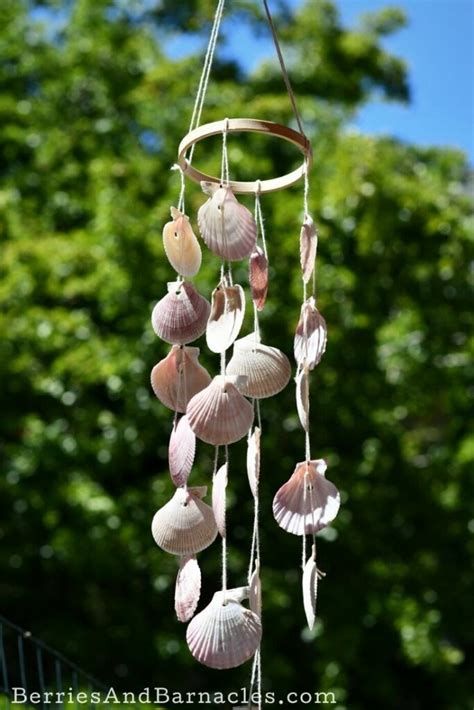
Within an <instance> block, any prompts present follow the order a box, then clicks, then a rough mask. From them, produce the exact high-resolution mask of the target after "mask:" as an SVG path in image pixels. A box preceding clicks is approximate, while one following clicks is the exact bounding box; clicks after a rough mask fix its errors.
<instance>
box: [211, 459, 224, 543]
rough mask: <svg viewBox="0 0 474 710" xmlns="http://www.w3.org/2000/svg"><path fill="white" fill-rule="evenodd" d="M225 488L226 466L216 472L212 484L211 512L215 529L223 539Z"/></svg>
mask: <svg viewBox="0 0 474 710" xmlns="http://www.w3.org/2000/svg"><path fill="white" fill-rule="evenodd" d="M226 488H227V464H224V465H223V466H221V467H220V469H219V470H218V471H217V473H216V475H215V476H214V480H213V482H212V510H213V511H214V518H215V520H216V524H217V529H218V530H219V532H220V534H221V535H222V537H225V513H226V497H225V491H226Z"/></svg>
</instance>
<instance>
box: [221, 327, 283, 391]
mask: <svg viewBox="0 0 474 710" xmlns="http://www.w3.org/2000/svg"><path fill="white" fill-rule="evenodd" d="M226 372H227V373H228V374H229V375H243V376H245V377H246V378H247V381H246V382H245V383H244V385H243V386H242V387H241V388H240V391H241V392H242V394H244V395H245V396H246V397H253V398H255V399H263V398H265V397H273V395H275V394H278V392H281V391H282V390H283V389H284V388H285V387H286V385H287V384H288V382H289V380H290V377H291V365H290V361H289V360H288V358H287V357H286V355H285V354H284V353H282V352H281V350H278V348H272V347H269V346H268V345H262V343H259V342H258V340H257V339H256V338H255V334H254V333H251V334H250V335H247V336H246V337H245V338H241V339H240V340H236V341H235V343H234V352H233V355H232V358H231V360H230V361H229V364H228V365H227V369H226Z"/></svg>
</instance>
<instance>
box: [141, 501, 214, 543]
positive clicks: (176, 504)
mask: <svg viewBox="0 0 474 710" xmlns="http://www.w3.org/2000/svg"><path fill="white" fill-rule="evenodd" d="M205 491H206V489H205V488H204V489H203V488H188V489H185V488H177V489H176V492H175V494H174V496H173V497H172V498H171V500H170V501H168V503H166V505H164V506H163V507H162V508H160V510H158V511H157V512H156V513H155V517H154V518H153V522H152V526H151V530H152V534H153V538H154V540H155V542H156V544H157V545H158V546H159V547H161V548H162V549H163V550H165V551H166V552H170V553H171V554H172V555H180V556H184V555H194V554H196V553H197V552H201V550H204V549H205V548H206V547H209V545H211V544H212V543H213V542H214V540H215V539H216V537H217V525H216V521H215V520H214V513H213V512H212V508H211V507H210V506H209V505H207V504H206V503H204V502H203V501H202V500H201V497H202V496H203V495H204V494H205Z"/></svg>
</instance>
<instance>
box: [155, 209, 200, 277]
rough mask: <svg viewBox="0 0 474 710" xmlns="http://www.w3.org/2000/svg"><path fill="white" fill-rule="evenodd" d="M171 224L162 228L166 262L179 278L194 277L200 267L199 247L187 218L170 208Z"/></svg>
mask: <svg viewBox="0 0 474 710" xmlns="http://www.w3.org/2000/svg"><path fill="white" fill-rule="evenodd" d="M171 217H172V219H173V221H172V222H168V223H167V224H165V226H164V228H163V246H164V248H165V252H166V256H167V257H168V261H169V262H170V264H171V266H172V267H173V269H174V270H175V271H177V272H178V274H180V275H181V276H195V275H196V274H197V272H198V271H199V269H200V267H201V247H200V246H199V242H198V240H197V239H196V236H195V235H194V232H193V229H192V227H191V225H190V223H189V217H187V216H186V215H185V214H183V213H182V212H180V211H179V210H178V209H176V207H172V208H171Z"/></svg>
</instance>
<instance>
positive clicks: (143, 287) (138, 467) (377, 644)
mask: <svg viewBox="0 0 474 710" xmlns="http://www.w3.org/2000/svg"><path fill="white" fill-rule="evenodd" d="M230 5H231V7H230V9H229V12H228V14H227V20H226V24H225V28H224V29H225V32H227V33H229V32H232V31H233V28H234V27H235V26H236V24H235V23H237V21H238V22H248V23H251V24H252V26H253V28H254V31H255V37H256V39H255V41H258V38H259V34H260V33H261V32H264V31H265V32H266V31H267V30H266V28H265V26H264V23H263V15H262V10H261V7H260V4H259V3H255V2H251V0H240V2H239V1H237V0H236V2H234V3H231V4H230ZM214 6H215V3H214V0H196V1H194V0H193V1H191V0H188V1H187V2H186V3H176V2H174V1H171V0H163V2H161V3H153V2H146V1H145V0H130V2H121V1H120V0H75V1H72V0H55V1H53V0H51V2H48V3H45V2H42V3H38V2H32V1H28V0H3V2H2V11H1V13H0V33H1V34H0V60H1V61H0V65H1V66H0V76H1V98H0V116H1V129H0V152H1V155H2V161H1V165H0V175H1V185H0V239H1V252H0V253H1V257H0V263H1V281H0V302H1V314H0V319H1V320H0V322H1V344H0V372H1V388H0V397H1V411H2V418H1V436H2V446H1V454H2V467H1V477H0V509H1V515H0V540H1V548H0V560H1V575H0V609H1V611H2V612H3V613H4V614H5V615H6V616H8V617H9V618H11V619H12V620H13V621H15V622H17V623H18V624H21V625H22V626H24V627H27V628H31V629H32V631H33V632H34V633H35V634H36V635H37V636H39V637H41V638H43V639H44V640H45V641H47V642H48V643H50V644H52V645H54V646H56V647H58V648H59V649H61V650H62V651H63V652H64V653H65V654H66V655H69V656H70V657H72V658H73V659H75V660H76V661H77V662H78V663H80V664H82V665H83V666H84V667H85V668H87V670H89V671H90V672H91V673H93V674H95V675H96V676H98V677H99V678H101V679H102V680H103V681H105V682H107V683H114V684H115V685H116V686H117V687H122V688H123V689H126V690H133V689H139V688H141V687H142V686H143V685H168V686H169V687H170V688H176V689H181V690H200V689H206V688H207V689H209V688H211V689H215V690H226V689H232V690H235V689H236V688H240V687H241V686H243V685H246V682H247V678H248V673H249V666H248V665H247V666H245V667H243V668H240V669H236V670H234V671H229V672H226V673H216V672H214V671H210V670H206V669H205V668H203V667H200V666H199V665H198V664H197V663H196V662H194V660H193V659H192V657H191V655H190V654H189V652H188V650H187V647H186V643H185V628H184V627H182V626H180V625H179V623H178V622H177V621H176V620H175V618H174V612H173V591H174V589H173V588H174V579H175V573H176V560H175V559H174V558H172V557H171V556H169V555H167V554H165V553H162V552H161V551H160V550H159V549H158V548H157V547H156V546H155V544H154V542H153V540H152V537H151V534H150V521H151V518H152V516H153V514H154V512H155V510H156V509H157V508H158V507H160V506H161V505H163V504H164V503H165V502H166V500H167V499H168V498H169V497H170V496H171V494H172V490H173V486H172V483H171V481H170V479H169V476H168V473H167V443H168V436H169V433H170V429H171V422H172V416H171V414H170V412H169V411H168V410H166V409H165V408H164V407H163V406H161V405H160V403H159V402H157V401H156V400H155V399H154V397H153V394H152V391H151V389H150V386H149V372H150V370H151V368H152V366H153V365H154V364H155V363H156V362H157V361H158V360H160V359H161V358H162V357H164V355H165V354H166V352H167V349H168V348H167V346H166V345H165V344H163V343H161V342H160V341H159V340H158V339H157V338H156V337H155V335H154V334H153V332H152V329H151V325H150V313H151V309H152V307H153V305H154V303H155V302H156V301H157V300H158V299H159V298H161V297H162V296H163V295H164V293H165V289H166V281H167V280H170V279H171V278H172V277H173V271H172V269H171V267H170V265H169V264H168V262H167V260H166V258H165V256H164V252H163V248H162V244H161V229H162V226H163V224H164V223H165V222H166V221H168V219H169V207H170V205H172V204H176V201H177V196H178V192H179V177H178V175H177V174H176V173H173V172H171V171H170V166H171V165H172V164H173V162H174V161H175V159H176V148H177V144H178V142H179V139H180V137H181V136H182V135H184V134H185V133H186V132H187V128H188V122H189V118H190V113H191V109H192V97H193V96H194V93H195V90H196V87H197V81H198V78H199V72H200V68H201V61H202V60H201V55H199V56H198V55H196V56H189V57H185V58H183V59H179V60H176V61H171V60H170V59H169V57H168V56H167V54H166V51H165V46H166V40H167V37H169V36H170V35H171V34H173V33H177V32H178V33H196V34H198V35H199V34H201V33H202V35H203V36H206V33H207V32H208V31H209V26H210V24H209V23H210V20H211V18H212V15H213V11H214ZM404 22H405V19H404V17H403V15H402V14H401V13H400V12H399V11H398V10H396V9H386V10H384V11H382V12H379V13H378V14H376V15H374V14H372V15H370V16H367V17H366V18H365V19H364V20H363V21H361V24H360V25H359V26H358V27H356V28H353V29H347V28H344V27H342V26H341V21H340V18H339V15H338V12H337V8H336V6H335V5H334V4H333V3H332V2H329V1H328V0H318V2H315V1H314V0H308V2H307V4H305V5H303V6H302V7H301V8H300V9H298V10H297V11H295V12H294V13H292V12H291V11H290V9H289V7H287V6H286V4H285V3H284V2H280V3H279V5H278V20H277V23H278V27H279V30H280V33H281V37H282V39H283V43H284V46H285V48H286V50H287V56H288V64H289V68H290V70H291V74H292V79H293V82H294V88H295V91H296V93H297V95H298V96H299V103H300V108H301V111H302V114H303V118H304V122H305V126H306V128H307V132H308V135H309V136H310V137H311V139H312V141H313V144H314V151H315V167H314V169H313V173H312V178H311V180H312V192H311V209H312V212H313V215H314V217H315V219H316V221H317V223H318V225H319V227H320V233H321V239H320V249H319V254H320V256H319V269H318V282H319V294H320V296H319V306H320V309H321V311H322V312H323V313H324V315H325V317H326V319H327V322H328V327H329V345H328V350H327V353H326V355H325V356H324V359H323V361H322V363H321V365H320V366H319V367H318V369H317V370H316V372H315V376H314V378H313V401H314V404H313V408H312V429H313V432H314V434H313V439H314V443H313V448H314V452H315V453H316V454H317V456H324V457H327V458H328V461H329V470H328V477H329V478H330V479H331V480H332V481H334V482H335V483H336V485H337V486H338V487H339V488H340V490H341V491H342V497H343V505H342V508H341V512H340V514H339V516H338V518H337V519H336V521H335V524H334V525H333V526H332V527H331V529H329V530H326V531H324V532H323V533H322V534H321V538H322V539H321V542H320V548H319V558H320V564H321V566H322V568H323V569H324V570H325V571H326V572H327V578H326V580H325V581H324V582H323V583H322V584H321V589H320V600H319V614H320V617H319V620H318V622H317V625H316V629H315V632H314V633H313V634H310V633H309V632H308V630H307V629H306V628H305V619H304V614H303V610H302V606H301V603H300V573H299V570H298V565H299V560H300V541H299V540H298V539H297V538H294V537H293V536H290V535H287V534H286V533H284V532H283V531H281V530H280V529H279V528H278V527H277V525H276V523H275V522H274V520H273V517H272V513H271V501H272V497H273V495H274V493H275V491H276V490H277V488H278V487H279V486H280V485H281V484H282V483H283V482H284V481H285V480H286V479H287V478H288V477H289V475H290V474H291V473H292V471H293V468H294V465H295V463H296V462H297V461H299V460H301V458H302V452H303V437H302V434H301V431H300V429H299V427H298V423H297V416H296V412H295V407H294V399H293V397H294V394H293V388H292V387H291V386H289V387H288V388H287V389H286V390H285V391H284V392H283V393H281V394H280V395H278V397H276V398H275V399H273V400H272V401H265V402H264V404H263V425H264V430H265V436H264V464H263V465H264V469H263V480H262V508H263V514H262V524H263V559H264V571H263V584H264V599H265V616H264V626H265V632H264V644H263V662H264V685H265V688H266V689H267V690H273V691H276V692H278V693H284V692H286V691H288V690H316V689H319V690H321V691H323V690H332V691H334V692H335V694H336V697H337V699H338V706H337V707H338V708H340V709H341V710H342V709H343V708H350V709H351V710H367V708H369V707H375V708H378V709H379V708H380V710H382V709H383V710H400V708H406V709H407V710H418V709H423V710H424V709H425V708H436V709H439V710H461V708H463V709H464V708H467V707H470V706H472V705H473V703H474V688H473V678H474V669H473V654H474V631H473V627H472V623H469V621H471V622H472V615H471V612H472V600H473V598H474V588H473V575H474V572H473V565H472V559H473V557H472V552H473V547H474V535H473V533H474V511H473V503H472V501H473V499H474V480H473V477H472V464H473V460H474V436H473V434H472V430H471V431H470V432H469V428H468V420H469V412H470V410H471V411H472V399H473V396H474V386H473V383H472V379H471V380H470V379H469V375H470V374H472V371H471V373H470V372H469V365H470V360H469V341H470V338H472V329H471V326H472V319H471V315H470V306H471V305H472V303H470V298H469V297H470V296H471V295H472V291H471V290H470V283H469V272H468V264H469V260H470V259H471V260H472V256H473V253H472V202H471V199H470V196H469V190H470V181H472V174H471V173H470V168H469V165H468V163H467V160H466V158H465V156H464V155H463V154H462V153H460V152H458V151H455V150H448V149H437V148H419V147H417V146H414V145H406V144H402V143H400V142H397V141H395V140H393V139H390V138H389V137H386V138H373V137H370V136H363V135H359V134H356V133H354V132H351V131H349V130H348V129H347V124H348V122H349V121H350V119H351V118H352V117H353V116H354V112H355V111H357V109H358V107H360V106H361V105H362V104H363V103H364V102H366V101H368V100H370V98H371V97H372V96H373V95H374V94H377V95H382V96H385V97H386V98H387V99H391V100H398V101H407V100H409V89H408V81H407V76H406V70H405V67H404V64H403V62H401V61H400V60H399V59H397V58H396V57H393V56H390V55H389V54H387V52H386V51H384V49H383V48H382V46H381V39H382V37H383V36H384V35H387V34H390V33H392V32H394V31H396V30H397V29H398V28H400V27H401V26H403V24H404ZM224 34H225V33H224ZM224 41H225V40H224ZM246 115H248V116H256V117H257V116H258V117H263V118H269V119H273V120H277V121H280V122H284V123H288V122H291V120H292V115H291V110H290V106H289V102H288V99H287V97H286V94H285V92H284V87H283V84H282V81H281V77H280V75H279V70H278V66H277V63H276V61H274V60H273V59H271V60H269V61H268V62H264V63H263V64H262V65H260V66H259V67H258V68H257V69H255V70H254V71H252V72H251V73H246V72H245V71H244V69H243V68H242V66H240V65H239V63H238V62H235V61H230V60H225V61H223V60H221V61H219V59H218V60H217V63H216V66H215V70H214V73H213V78H212V81H211V86H210V90H209V96H208V101H207V105H206V109H205V115H204V117H203V118H204V120H205V121H206V120H214V119H217V118H222V117H224V116H246ZM214 147H215V150H214V149H213V146H212V145H211V147H210V148H209V147H206V148H204V147H202V146H199V148H198V149H197V151H196V162H197V163H198V164H199V165H200V166H202V167H203V169H205V170H206V169H208V170H213V169H216V165H217V163H218V161H219V156H218V152H219V149H218V143H216V144H215V146H214ZM229 148H230V160H231V171H232V173H233V174H234V175H237V174H238V175H240V176H241V177H242V178H244V179H245V178H248V177H253V178H255V177H256V176H258V177H260V178H265V177H266V176H269V175H273V174H278V173H280V172H282V169H284V168H285V167H286V166H287V165H289V164H290V162H291V160H292V156H293V153H292V150H291V148H289V147H287V146H284V145H280V144H273V143H268V142H267V143H265V141H264V140H261V139H259V138H258V137H250V136H247V137H242V138H236V137H231V138H230V140H229ZM471 187H472V182H471ZM187 194H188V198H187V212H188V214H190V216H191V218H192V220H193V222H194V224H196V220H195V217H196V211H197V209H198V207H199V205H200V204H201V203H202V202H203V201H204V196H203V195H202V193H201V192H200V190H199V187H198V186H194V185H190V186H189V187H188V193H187ZM262 202H263V209H264V213H265V217H266V226H267V234H268V244H269V251H270V260H271V277H272V279H271V291H270V295H269V302H268V305H267V307H266V309H265V311H264V313H263V315H262V330H263V334H264V339H265V341H266V342H268V344H271V345H275V346H278V347H280V348H281V349H283V350H284V351H286V352H287V353H288V354H289V355H290V356H291V351H292V336H293V330H294V327H295V324H296V321H297V317H298V313H299V301H300V299H301V282H300V277H299V268H298V262H299V257H298V234H299V224H300V218H301V190H300V189H299V188H298V189H294V190H290V191H287V192H285V193H281V194H277V195H273V196H268V197H267V196H265V197H264V198H263V200H262ZM248 204H249V206H251V203H250V202H249V203H248ZM196 231H197V228H196ZM469 234H471V242H470V243H469ZM217 274H218V263H217V261H216V260H215V259H214V258H212V257H211V255H210V254H209V252H206V254H205V259H204V266H203V269H202V271H201V273H200V274H199V275H198V277H197V279H196V284H197V285H198V287H199V289H200V291H201V292H202V293H204V294H206V295H209V294H210V291H211V289H212V287H213V285H214V284H215V283H216V279H217ZM235 278H236V279H237V280H238V281H239V282H240V283H242V284H245V283H246V280H247V274H246V265H245V264H243V265H238V266H237V267H236V269H235ZM471 286H472V282H471ZM247 326H248V329H250V328H251V318H250V317H249V319H248V323H247ZM202 361H203V363H204V364H205V365H206V366H207V367H208V368H209V370H210V371H211V372H213V373H215V372H216V371H217V369H218V362H217V358H214V357H213V358H211V357H209V355H208V354H207V353H206V350H205V348H204V349H203V353H202ZM471 364H472V363H471ZM212 453H213V452H212V449H211V447H209V446H207V445H204V444H200V445H199V447H198V456H197V464H196V468H195V471H194V473H193V475H192V479H191V480H192V482H193V483H194V484H203V483H209V481H210V475H211V470H212ZM244 453H245V447H244V444H238V445H236V446H235V447H232V453H231V461H232V465H231V476H230V488H229V497H230V510H229V518H230V524H229V528H230V534H231V537H230V550H231V557H230V576H231V581H232V584H233V585H240V584H242V583H243V581H244V579H245V574H246V563H247V551H248V547H249V544H250V537H251V522H252V504H251V500H250V495H249V491H248V486H247V482H246V473H245V466H244V460H245V459H244ZM469 474H471V475H469ZM200 562H201V565H202V568H203V573H204V580H205V581H204V590H203V598H202V602H201V605H202V604H203V603H204V602H207V600H208V599H209V598H210V595H211V594H212V592H213V591H214V590H215V589H216V588H217V586H218V584H219V548H218V544H217V543H216V544H215V545H213V546H212V547H211V548H209V549H208V550H206V551H205V552H204V553H202V554H201V555H200Z"/></svg>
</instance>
